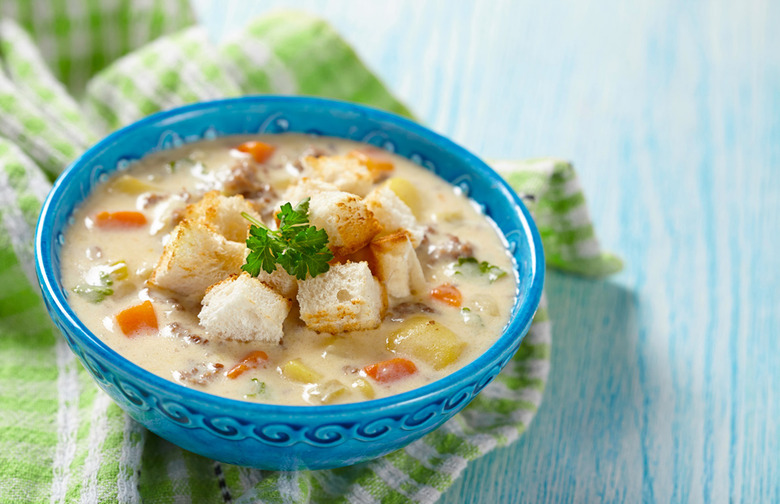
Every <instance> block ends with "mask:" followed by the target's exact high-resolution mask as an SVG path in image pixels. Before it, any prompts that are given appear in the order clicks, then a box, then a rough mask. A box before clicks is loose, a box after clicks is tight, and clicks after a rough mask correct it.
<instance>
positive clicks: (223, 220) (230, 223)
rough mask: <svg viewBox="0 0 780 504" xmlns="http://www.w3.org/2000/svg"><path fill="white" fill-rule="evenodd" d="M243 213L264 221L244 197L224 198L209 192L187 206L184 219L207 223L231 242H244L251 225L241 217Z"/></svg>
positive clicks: (217, 192) (217, 193)
mask: <svg viewBox="0 0 780 504" xmlns="http://www.w3.org/2000/svg"><path fill="white" fill-rule="evenodd" d="M241 212H246V213H248V214H249V215H251V216H252V217H254V218H255V219H257V220H262V219H261V218H260V215H259V214H258V213H257V212H256V211H255V209H254V208H253V207H252V205H250V204H249V202H248V201H246V200H245V199H244V197H243V196H241V195H236V196H230V197H228V196H222V195H221V194H220V193H219V191H209V192H207V193H206V194H204V195H203V198H202V199H201V200H200V201H198V202H197V203H194V204H192V205H187V209H186V210H185V213H184V218H185V219H186V220H188V221H191V222H196V221H197V222H203V223H206V224H208V225H210V226H211V227H212V228H214V230H215V231H216V232H217V233H219V234H221V235H222V236H224V237H225V238H227V239H228V240H230V241H234V242H244V241H246V238H247V235H248V234H249V226H250V225H251V224H250V223H249V221H248V220H246V219H245V218H243V217H242V216H241Z"/></svg>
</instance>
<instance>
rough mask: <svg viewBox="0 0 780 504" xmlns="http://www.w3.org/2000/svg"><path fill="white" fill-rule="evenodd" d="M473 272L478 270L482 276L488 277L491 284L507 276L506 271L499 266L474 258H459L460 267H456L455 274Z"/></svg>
mask: <svg viewBox="0 0 780 504" xmlns="http://www.w3.org/2000/svg"><path fill="white" fill-rule="evenodd" d="M467 269H470V270H471V271H474V270H477V271H478V272H479V273H480V274H482V275H487V277H488V280H490V283H493V282H495V281H496V280H498V279H499V278H501V277H503V276H506V271H504V270H502V269H501V268H499V267H498V266H495V265H493V264H490V263H489V262H487V261H482V262H479V261H477V259H476V258H474V257H460V258H458V265H457V266H456V267H455V273H461V274H462V273H464V271H465V270H467Z"/></svg>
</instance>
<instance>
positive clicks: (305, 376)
mask: <svg viewBox="0 0 780 504" xmlns="http://www.w3.org/2000/svg"><path fill="white" fill-rule="evenodd" d="M280 369H281V371H282V375H284V377H285V378H287V379H288V380H292V381H296V382H299V383H317V382H318V381H319V380H321V379H322V375H321V374H319V373H318V372H317V371H315V370H313V369H312V368H310V367H309V366H307V365H306V364H304V363H303V362H301V359H293V360H291V361H288V362H287V363H285V364H284V365H282V366H281V368H280Z"/></svg>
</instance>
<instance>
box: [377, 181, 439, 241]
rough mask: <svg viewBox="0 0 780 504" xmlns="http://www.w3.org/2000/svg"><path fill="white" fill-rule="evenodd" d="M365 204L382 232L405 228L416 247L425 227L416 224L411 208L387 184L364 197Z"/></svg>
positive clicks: (423, 234)
mask: <svg viewBox="0 0 780 504" xmlns="http://www.w3.org/2000/svg"><path fill="white" fill-rule="evenodd" d="M364 201H365V203H366V206H367V207H368V209H369V210H371V213H373V214H374V217H375V218H376V220H377V221H378V222H379V224H380V225H381V226H382V228H383V232H384V233H393V232H395V231H398V230H401V229H405V230H406V231H408V232H409V237H410V239H411V240H412V245H413V246H414V248H417V247H418V246H419V245H420V242H421V241H422V239H423V237H424V236H425V228H424V227H422V226H420V225H419V224H417V219H416V218H415V217H414V214H413V213H412V211H411V209H410V208H409V207H408V206H406V203H404V202H403V200H401V198H399V197H398V195H397V194H396V193H395V192H394V191H393V190H392V189H390V188H389V187H387V186H380V187H377V188H376V189H374V190H373V191H371V193H370V194H369V195H368V196H366V198H365V200H364Z"/></svg>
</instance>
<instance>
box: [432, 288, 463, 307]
mask: <svg viewBox="0 0 780 504" xmlns="http://www.w3.org/2000/svg"><path fill="white" fill-rule="evenodd" d="M431 297H432V298H433V299H435V300H436V301H441V302H442V303H447V304H448V305H450V306H454V307H456V308H457V307H458V306H460V305H461V303H462V302H463V295H462V294H461V293H460V290H459V289H458V288H457V287H455V286H454V285H452V284H442V285H439V286H438V287H434V288H433V289H431Z"/></svg>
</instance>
